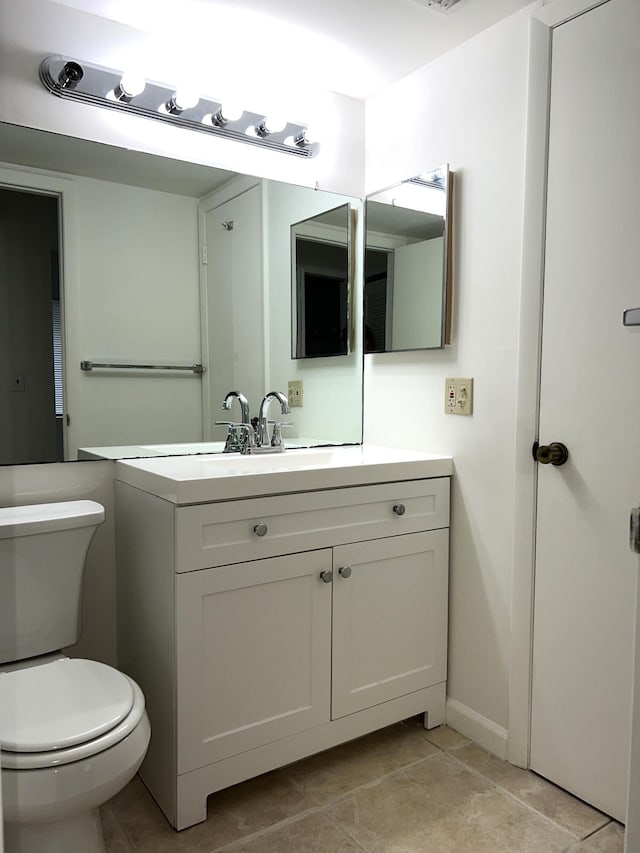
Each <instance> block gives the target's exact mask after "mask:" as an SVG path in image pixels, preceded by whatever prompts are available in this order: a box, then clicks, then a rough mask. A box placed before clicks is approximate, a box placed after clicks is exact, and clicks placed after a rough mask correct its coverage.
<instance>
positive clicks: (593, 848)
mask: <svg viewBox="0 0 640 853" xmlns="http://www.w3.org/2000/svg"><path fill="white" fill-rule="evenodd" d="M570 850H571V853H623V850H624V826H622V825H621V824H619V823H616V821H611V823H608V824H607V825H606V826H605V827H603V828H602V829H599V830H598V831H597V832H594V834H593V835H590V836H589V837H588V838H586V839H585V840H584V841H581V842H580V843H579V844H576V845H575V846H574V847H571V848H570Z"/></svg>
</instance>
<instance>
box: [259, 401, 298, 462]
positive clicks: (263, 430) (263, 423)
mask: <svg viewBox="0 0 640 853" xmlns="http://www.w3.org/2000/svg"><path fill="white" fill-rule="evenodd" d="M272 400H277V401H278V402H279V403H280V411H281V412H282V414H283V415H288V414H289V413H290V412H291V408H290V407H289V400H288V399H287V397H286V396H285V395H284V394H283V393H282V391H269V393H268V394H265V395H264V397H263V398H262V402H261V403H260V409H259V412H258V429H257V444H258V447H264V448H267V447H272V448H274V449H277V450H283V449H284V445H283V444H282V439H281V436H280V427H282V426H283V424H276V425H275V426H274V428H273V436H272V438H271V439H269V421H268V420H267V415H268V412H269V404H270V403H271V401H272Z"/></svg>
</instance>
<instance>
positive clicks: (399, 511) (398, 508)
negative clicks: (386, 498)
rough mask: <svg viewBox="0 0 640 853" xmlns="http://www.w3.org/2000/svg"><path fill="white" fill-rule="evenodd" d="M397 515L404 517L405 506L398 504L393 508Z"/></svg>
mask: <svg viewBox="0 0 640 853" xmlns="http://www.w3.org/2000/svg"><path fill="white" fill-rule="evenodd" d="M393 511H394V512H395V514H396V515H404V514H405V512H406V509H405V506H404V504H396V505H395V506H394V508H393Z"/></svg>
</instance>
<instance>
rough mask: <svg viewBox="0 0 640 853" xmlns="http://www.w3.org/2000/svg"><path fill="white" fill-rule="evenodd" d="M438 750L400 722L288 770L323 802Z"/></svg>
mask: <svg viewBox="0 0 640 853" xmlns="http://www.w3.org/2000/svg"><path fill="white" fill-rule="evenodd" d="M437 753H438V750H437V749H436V748H435V747H434V746H433V745H432V744H430V743H429V742H428V741H426V740H425V739H424V738H423V737H422V736H421V735H420V734H419V733H418V732H416V731H414V730H413V729H411V728H408V727H407V726H403V725H401V724H398V725H396V726H390V727H389V728H386V729H382V730H381V731H378V732H373V734H370V735H366V736H365V737H362V738H358V739H357V740H353V741H350V742H349V743H346V744H343V745H342V746H337V747H335V748H334V749H329V750H327V751H326V752H321V753H319V754H318V755H313V756H311V758H306V759H304V760H303V761H299V762H297V763H296V764H291V765H289V767H286V768H285V771H284V772H285V773H286V774H287V775H288V776H289V777H290V778H291V779H293V781H294V782H295V783H296V784H297V785H299V786H300V788H301V790H302V791H304V793H305V794H306V795H307V797H308V798H309V799H310V800H311V801H313V802H314V803H317V804H319V805H322V804H325V803H327V802H330V801H331V800H334V799H336V798H337V797H340V796H343V795H344V794H347V793H349V792H350V791H353V790H355V789H356V788H358V787H360V786H361V785H367V784H369V783H371V782H373V781H375V780H376V779H379V778H381V777H382V776H385V775H387V774H388V773H392V772H394V771H396V770H399V769H400V768H402V767H406V766H407V765H409V764H411V763H413V762H415V761H420V760H421V759H424V758H428V757H429V756H432V755H436V754H437Z"/></svg>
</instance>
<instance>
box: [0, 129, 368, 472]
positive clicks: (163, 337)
mask: <svg viewBox="0 0 640 853" xmlns="http://www.w3.org/2000/svg"><path fill="white" fill-rule="evenodd" d="M38 170H44V171H38ZM62 185H64V186H63V188H62V189H60V187H61V186H62ZM0 189H1V190H2V197H1V198H0V226H1V235H0V236H1V237H2V246H3V250H6V249H8V248H9V247H10V248H11V250H12V252H11V253H10V254H9V253H8V252H7V251H3V253H2V260H1V261H0V262H1V263H2V264H3V265H4V266H3V268H2V269H0V328H1V330H2V331H1V335H0V339H1V341H0V346H1V347H2V350H1V352H0V355H1V356H2V364H1V370H0V379H1V381H2V386H1V388H0V464H21V463H27V462H56V461H73V460H76V459H78V458H124V457H131V456H154V455H165V454H167V453H176V452H177V453H182V452H184V453H193V452H213V451H217V450H222V447H223V442H224V438H225V428H224V427H219V426H216V425H215V421H216V420H224V419H225V418H226V419H235V420H239V412H235V411H231V412H223V411H222V410H221V403H222V399H223V397H224V395H225V394H226V392H227V391H229V390H239V391H242V392H243V393H245V394H246V396H247V397H248V398H249V401H250V405H251V414H252V415H254V414H257V408H258V405H259V403H260V400H261V398H262V396H263V395H264V394H265V393H266V392H267V391H271V390H274V389H277V390H281V391H284V393H287V390H288V382H289V380H294V379H295V380H298V381H303V382H304V403H303V406H302V407H301V408H297V409H295V410H294V411H293V412H292V416H291V417H288V418H287V420H291V421H292V422H293V426H292V427H291V428H290V429H289V433H288V434H286V433H285V434H283V437H284V439H285V442H289V443H290V445H292V446H296V445H298V446H306V445H307V444H341V443H359V442H360V441H361V440H362V405H361V399H362V393H361V390H362V358H361V354H362V350H361V347H360V348H359V354H358V353H357V352H355V351H353V352H350V353H349V354H348V355H346V356H345V357H344V358H341V359H335V358H326V359H325V358H317V359H312V360H310V361H307V360H306V359H302V360H296V359H293V358H292V357H291V349H290V329H291V289H290V270H291V263H292V261H291V251H290V235H291V227H292V225H294V224H295V223H298V222H301V221H302V220H304V219H307V218H312V217H317V216H322V214H323V213H325V212H327V211H331V210H334V209H336V208H343V207H344V206H345V205H349V204H351V205H356V206H357V205H360V207H361V205H362V203H361V201H360V200H358V199H351V198H347V197H344V196H340V195H336V194H332V193H328V192H318V191H316V190H313V189H309V188H305V187H299V186H294V185H289V184H285V183H280V182H276V181H267V180H260V179H257V178H250V177H248V176H241V175H237V174H235V173H230V172H224V171H221V170H216V169H212V168H207V167H204V166H199V165H196V164H192V163H186V162H182V161H177V160H171V159H168V158H161V157H155V156H152V155H146V154H141V153H139V152H133V151H127V150H125V149H118V148H114V147H111V146H106V145H102V144H98V143H93V142H87V141H84V140H79V139H75V138H70V137H64V136H59V135H56V134H50V133H45V132H42V131H37V130H33V129H28V128H22V127H18V126H15V125H7V124H0ZM32 201H35V202H36V204H35V208H34V209H32V208H33V205H32V204H31V202H32ZM205 248H206V250H207V253H206V254H205V253H203V249H205ZM207 255H208V256H207ZM360 338H361V326H360V327H359V331H358V339H360ZM359 356H360V357H359ZM83 362H91V363H92V365H93V369H90V370H87V369H82V367H81V365H82V363H83ZM200 364H201V365H202V370H203V372H200V371H199V369H198V365H200ZM98 365H103V366H98ZM194 366H195V370H194V369H193V368H194ZM85 367H86V365H85ZM336 400H338V405H337V406H336ZM235 405H236V404H235V403H234V407H235ZM237 415H238V417H236V416H237Z"/></svg>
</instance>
